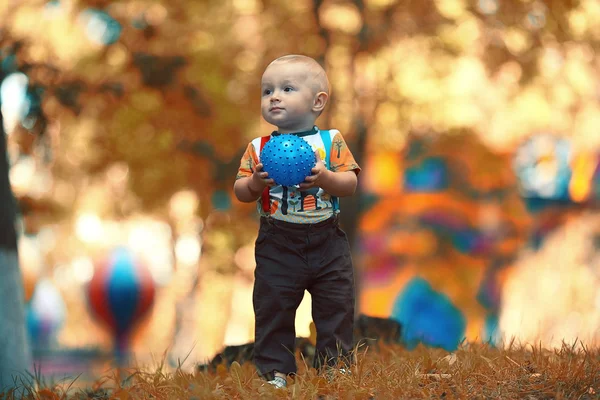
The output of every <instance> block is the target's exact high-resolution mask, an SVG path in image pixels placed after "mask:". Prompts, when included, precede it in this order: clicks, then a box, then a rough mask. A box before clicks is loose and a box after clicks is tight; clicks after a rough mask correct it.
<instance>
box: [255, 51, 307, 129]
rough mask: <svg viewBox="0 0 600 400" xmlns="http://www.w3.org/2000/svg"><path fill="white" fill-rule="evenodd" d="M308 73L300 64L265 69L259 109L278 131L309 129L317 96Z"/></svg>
mask: <svg viewBox="0 0 600 400" xmlns="http://www.w3.org/2000/svg"><path fill="white" fill-rule="evenodd" d="M311 83H312V82H311V77H310V73H309V71H308V70H307V68H306V66H305V65H303V64H302V63H295V62H282V63H275V64H271V65H270V66H269V67H267V69H266V70H265V72H264V74H263V77H262V83H261V90H262V100H261V109H262V115H263V117H264V119H265V120H266V121H267V122H268V123H270V124H273V125H275V126H277V128H278V130H279V132H281V133H289V132H302V131H306V130H309V129H312V127H313V125H314V123H315V119H316V116H317V113H315V112H314V110H313V107H314V105H315V99H316V96H317V93H316V91H315V89H314V85H312V84H311Z"/></svg>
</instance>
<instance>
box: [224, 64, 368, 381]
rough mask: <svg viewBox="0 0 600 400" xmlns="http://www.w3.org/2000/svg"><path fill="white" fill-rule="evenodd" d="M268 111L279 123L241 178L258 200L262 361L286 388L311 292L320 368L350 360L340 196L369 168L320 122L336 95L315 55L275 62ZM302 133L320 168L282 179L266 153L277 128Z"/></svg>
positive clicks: (258, 354) (266, 76) (350, 314)
mask: <svg viewBox="0 0 600 400" xmlns="http://www.w3.org/2000/svg"><path fill="white" fill-rule="evenodd" d="M261 93H262V94H261V96H262V100H261V109H262V115H263V117H264V119H265V120H266V121H267V122H269V123H271V124H273V125H275V126H276V127H277V131H275V132H273V133H272V134H271V135H269V136H265V137H259V138H256V139H254V140H252V141H251V142H250V143H249V144H248V147H247V149H246V152H245V154H244V156H243V157H242V160H241V164H240V168H239V170H238V174H237V177H236V182H235V185H234V191H235V195H236V197H237V198H238V200H240V201H242V202H254V201H256V202H257V209H258V212H259V214H260V216H261V218H260V228H259V232H258V237H257V239H256V243H255V257H256V270H255V283H254V291H253V305H254V313H255V322H256V330H255V347H254V363H255V364H256V367H257V369H258V371H259V373H260V374H261V375H262V376H263V377H266V378H267V379H270V381H269V383H271V384H273V385H275V386H276V387H285V386H286V376H287V375H288V374H294V373H295V372H296V362H295V357H294V348H295V346H294V342H295V338H296V333H295V325H294V323H295V316H296V309H297V308H298V306H299V305H300V302H301V301H302V298H303V296H304V291H305V290H308V292H309V293H310V294H311V297H312V318H313V321H314V323H315V327H316V330H317V343H316V355H315V363H314V366H315V367H316V368H322V367H324V366H327V365H329V366H334V365H335V364H336V363H337V362H338V361H340V359H341V360H345V361H348V358H349V356H350V353H351V350H352V345H353V325H354V303H355V294H354V274H353V266H352V258H351V255H350V247H349V244H348V240H347V238H346V234H345V233H344V232H343V231H342V230H341V229H340V227H339V224H338V213H339V205H338V198H339V197H342V196H351V195H352V194H354V191H355V190H356V185H357V175H358V174H359V172H360V167H359V166H358V164H357V163H356V161H355V160H354V157H353V156H352V153H351V152H350V150H349V149H348V146H347V145H346V143H345V141H344V139H343V137H342V134H341V133H340V132H339V131H337V130H329V131H322V130H320V129H319V128H317V127H316V126H315V120H316V119H317V117H318V116H319V115H320V114H321V112H322V111H323V109H324V108H325V105H326V104H327V100H328V98H329V81H328V79H327V75H326V73H325V71H324V70H323V68H322V67H321V66H320V65H319V64H318V63H317V62H316V61H315V60H313V59H312V58H310V57H306V56H301V55H288V56H284V57H280V58H278V59H276V60H275V61H273V62H272V63H271V64H269V66H268V67H267V68H266V70H265V71H264V73H263V76H262V81H261ZM284 133H287V134H294V135H297V136H299V137H302V138H303V139H304V140H306V141H307V142H308V143H309V144H310V145H311V146H312V147H313V149H314V150H315V153H316V156H317V164H316V165H315V167H314V168H313V169H312V175H311V176H308V177H306V179H305V181H304V182H303V183H301V184H300V185H297V186H290V187H287V186H281V185H277V183H276V182H274V181H273V180H272V179H270V178H269V176H268V173H267V172H265V171H263V166H262V164H261V162H260V151H261V149H262V147H263V146H264V144H265V143H266V142H267V141H268V140H269V139H270V138H271V137H273V136H277V135H280V134H284Z"/></svg>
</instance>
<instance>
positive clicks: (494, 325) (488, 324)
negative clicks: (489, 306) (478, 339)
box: [483, 313, 500, 346]
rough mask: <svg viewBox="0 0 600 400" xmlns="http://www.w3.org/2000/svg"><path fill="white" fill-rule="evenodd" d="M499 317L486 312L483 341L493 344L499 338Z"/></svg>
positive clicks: (496, 342)
mask: <svg viewBox="0 0 600 400" xmlns="http://www.w3.org/2000/svg"><path fill="white" fill-rule="evenodd" d="M499 325H500V321H499V317H498V314H496V313H488V314H487V315H486V317H485V331H484V338H483V339H484V342H486V343H488V344H490V345H492V346H495V345H496V344H498V341H499V339H500V331H499Z"/></svg>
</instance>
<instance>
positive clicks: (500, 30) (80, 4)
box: [0, 0, 600, 262]
mask: <svg viewBox="0 0 600 400" xmlns="http://www.w3.org/2000/svg"><path fill="white" fill-rule="evenodd" d="M0 21H1V22H0V28H2V32H3V35H4V39H3V40H4V42H3V43H2V46H3V54H2V68H4V69H5V70H10V69H19V70H21V71H23V72H25V73H26V74H27V75H28V76H29V78H30V81H31V84H32V87H34V88H36V89H35V90H36V91H39V92H40V96H41V102H40V108H41V110H43V114H44V115H45V116H46V118H47V120H48V129H47V130H48V134H47V135H46V137H45V139H44V140H45V141H46V147H47V148H49V149H50V150H51V154H52V155H53V158H52V161H51V164H50V165H49V167H50V168H51V171H52V179H53V185H52V189H51V190H50V191H49V193H48V194H47V197H49V198H50V200H52V202H54V203H56V204H57V207H60V208H61V209H63V210H67V211H68V212H69V214H76V213H78V212H80V211H81V210H82V209H84V208H85V207H94V208H95V212H96V213H98V214H100V215H101V216H103V217H107V218H122V217H126V216H128V215H131V214H134V213H136V212H151V213H155V214H156V215H164V214H165V213H166V211H165V204H166V202H167V200H168V199H169V198H170V197H171V196H172V195H173V193H175V192H176V191H178V190H180V189H182V188H185V187H188V188H192V189H194V190H195V192H196V193H197V194H198V196H199V197H200V204H201V205H200V207H199V210H200V211H199V213H200V214H201V216H202V217H206V216H208V214H209V213H210V212H211V210H213V209H214V208H227V207H231V212H234V213H238V212H239V215H240V218H250V217H249V216H250V215H252V212H253V207H252V206H251V205H243V204H239V203H238V202H231V201H230V199H231V186H232V183H233V178H234V176H235V170H236V169H237V167H238V162H239V157H240V153H241V151H242V150H243V149H244V147H245V145H246V144H247V142H248V141H249V140H250V139H251V138H253V137H256V136H260V135H264V134H265V133H268V132H270V130H271V129H272V127H269V126H267V125H266V124H265V123H264V122H262V121H261V118H260V112H259V110H260V108H259V102H260V98H259V95H258V93H259V83H260V76H261V74H262V70H263V68H264V67H265V65H266V64H267V63H268V62H269V61H270V60H272V59H274V58H276V57H278V56H280V55H282V54H285V53H304V54H307V55H309V56H312V57H315V58H316V59H318V60H319V61H321V62H322V63H323V64H324V65H325V67H326V69H327V71H328V74H329V76H330V79H331V82H332V85H333V92H332V96H331V103H330V105H329V107H328V108H327V111H326V112H325V113H324V114H323V115H322V116H321V118H320V120H319V121H318V124H319V125H321V126H323V127H327V128H337V129H339V130H340V131H342V132H343V133H344V135H345V137H346V138H347V141H348V142H349V145H350V147H351V149H352V150H353V152H354V153H355V156H356V157H357V159H358V161H359V163H361V164H364V163H366V162H367V156H368V159H369V160H376V162H378V163H379V161H377V160H379V159H380V158H384V157H388V159H389V158H393V156H391V155H390V154H393V153H400V152H401V151H402V150H403V149H404V148H405V145H406V143H407V141H408V135H409V133H414V132H429V133H430V134H431V135H447V136H453V135H454V136H456V133H455V132H460V131H462V130H464V129H466V130H469V131H472V132H474V134H475V135H477V136H479V138H480V140H481V144H482V145H481V146H480V147H475V148H474V149H473V150H472V151H474V152H476V153H478V154H479V156H480V157H481V158H482V159H483V160H484V161H485V156H486V155H487V154H488V153H487V152H486V151H484V150H482V149H490V148H491V149H493V150H494V151H496V152H504V153H509V152H510V151H512V149H514V147H515V146H516V145H517V144H518V143H519V141H520V140H521V139H522V138H524V137H526V136H528V135H530V134H531V133H532V132H536V131H551V132H553V133H556V134H560V135H565V136H569V137H570V139H571V140H572V141H573V142H574V144H575V147H576V148H579V149H581V148H585V149H593V148H598V147H600V135H598V134H597V132H596V130H597V126H598V121H600V107H599V106H598V101H597V100H598V90H597V87H598V77H597V73H596V72H597V70H598V66H599V65H600V56H599V55H598V54H597V51H596V49H597V48H598V43H599V40H600V34H599V32H600V26H599V22H598V21H600V7H598V5H597V2H596V1H594V0H581V1H541V0H537V1H521V0H504V1H500V0H481V1H464V0H424V1H410V2H405V1H398V0H370V1H366V0H365V1H363V0H352V1H337V0H298V1H294V2H287V1H283V0H263V1H261V0H246V1H220V0H206V1H201V2H191V1H183V0H170V1H165V0H158V1H149V0H137V1H131V2H109V1H99V0H95V1H92V0H80V1H77V2H71V1H57V0H54V1H48V2H47V3H43V2H39V1H37V0H23V1H20V2H4V3H2V4H1V5H0ZM15 137H17V136H15ZM30 142H31V140H29V141H27V140H23V141H20V142H19V149H20V151H21V152H25V153H27V152H31V151H33V150H32V149H34V148H35V147H34V146H31V143H30ZM28 143H29V144H28ZM450 143H451V144H452V145H453V147H452V148H453V149H455V150H456V152H459V153H460V152H461V151H464V150H463V149H462V148H461V144H460V141H457V142H450ZM457 143H458V144H457ZM373 162H375V161H373ZM457 162H458V163H460V162H461V161H460V160H457ZM478 162H479V163H480V164H484V165H485V162H482V161H481V160H480V161H478ZM123 165H124V166H126V168H124V169H123V168H121V169H118V170H123V171H124V172H123V174H122V175H123V176H122V179H120V180H119V182H121V183H123V182H124V185H125V187H126V190H123V191H119V192H118V193H117V192H116V191H111V190H109V189H108V188H109V187H112V186H111V185H113V183H114V179H113V178H114V176H113V175H114V174H111V172H110V171H112V170H113V169H114V168H113V167H115V166H123ZM378 165H379V164H378ZM381 165H388V166H389V165H390V163H389V162H385V163H384V162H381ZM494 165H501V166H503V167H504V168H505V167H506V166H505V164H501V163H500V164H494ZM363 167H366V168H369V166H367V165H363ZM396 167H397V168H403V167H404V166H403V165H400V166H396ZM500 169H501V168H500ZM388 173H392V170H391V169H390V168H389V167H388V168H387V169H382V170H381V172H380V173H379V176H376V177H375V180H376V184H383V182H384V181H385V180H386V176H384V175H385V174H388ZM486 173H487V174H489V176H493V175H495V174H496V172H494V171H487V172H486ZM498 173H499V172H498ZM457 175H458V177H459V178H460V173H458V174H457ZM111 176H112V178H111ZM487 177H488V176H487V175H485V174H482V175H477V179H476V181H475V182H470V186H468V187H467V186H465V185H463V186H462V187H463V188H466V189H467V190H469V191H471V193H476V192H477V193H478V192H480V191H481V189H482V187H483V188H485V187H486V182H487V181H489V180H488V179H487ZM459 178H457V179H459ZM111 182H113V183H111ZM362 182H364V180H363V179H361V186H360V187H359V193H357V195H356V196H353V197H351V198H347V199H343V201H342V207H343V208H344V212H343V213H342V218H343V221H342V223H343V225H344V228H345V229H346V231H347V232H348V235H349V238H350V240H351V241H354V238H355V232H356V231H357V218H356V216H357V215H360V214H361V213H362V212H363V211H364V210H365V209H366V208H367V207H371V208H370V212H369V214H368V218H371V219H373V220H375V221H379V220H385V219H386V218H388V219H390V218H389V212H390V209H391V208H392V206H393V204H391V205H390V204H388V203H389V202H388V203H385V200H384V201H383V202H381V204H379V207H377V205H378V200H377V196H375V195H374V194H373V193H369V192H368V191H366V190H365V187H364V184H363V183H362ZM393 184H394V183H393V182H392V184H391V185H393ZM98 185H100V186H101V187H102V188H103V189H102V191H101V193H102V194H103V195H104V196H99V200H97V201H96V202H94V204H93V206H91V205H90V204H89V202H87V201H86V199H87V198H88V197H89V194H90V193H91V192H92V190H93V189H94V188H96V187H97V186H98ZM396 185H397V186H398V192H401V191H402V185H403V181H402V180H401V179H397V181H396ZM484 192H485V191H484ZM228 199H229V201H228ZM515 215H518V212H515ZM64 220H66V221H69V219H68V218H66V219H64ZM236 221H237V218H236ZM246 221H249V219H247V220H246ZM362 223H363V224H366V222H365V219H363V220H362ZM242 225H243V224H240V226H242ZM247 226H248V230H250V228H251V224H247ZM465 240H466V239H465ZM457 262H458V261H457Z"/></svg>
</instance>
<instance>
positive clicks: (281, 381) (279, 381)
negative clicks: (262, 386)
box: [267, 376, 287, 389]
mask: <svg viewBox="0 0 600 400" xmlns="http://www.w3.org/2000/svg"><path fill="white" fill-rule="evenodd" d="M267 383H268V384H269V385H273V386H275V387H276V388H277V389H283V388H286V387H287V381H286V380H285V378H282V377H281V376H276V377H275V378H274V379H273V380H270V381H268V382H267Z"/></svg>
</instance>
